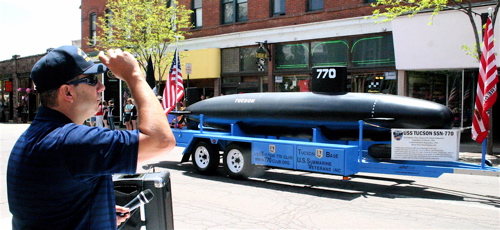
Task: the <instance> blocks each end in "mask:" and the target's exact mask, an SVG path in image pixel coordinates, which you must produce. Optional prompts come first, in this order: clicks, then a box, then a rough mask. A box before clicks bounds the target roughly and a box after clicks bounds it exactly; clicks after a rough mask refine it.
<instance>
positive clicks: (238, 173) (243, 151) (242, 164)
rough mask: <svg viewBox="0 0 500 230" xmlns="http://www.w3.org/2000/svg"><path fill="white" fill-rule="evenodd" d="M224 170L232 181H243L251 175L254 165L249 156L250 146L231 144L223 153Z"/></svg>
mask: <svg viewBox="0 0 500 230" xmlns="http://www.w3.org/2000/svg"><path fill="white" fill-rule="evenodd" d="M223 162H224V170H225V171H226V173H227V175H228V176H229V177H230V178H232V179H238V180H243V179H246V178H248V177H249V176H251V175H252V173H253V170H254V165H252V159H251V156H250V146H248V147H247V145H240V144H236V143H232V144H230V145H228V146H227V147H226V150H225V151H224V160H223Z"/></svg>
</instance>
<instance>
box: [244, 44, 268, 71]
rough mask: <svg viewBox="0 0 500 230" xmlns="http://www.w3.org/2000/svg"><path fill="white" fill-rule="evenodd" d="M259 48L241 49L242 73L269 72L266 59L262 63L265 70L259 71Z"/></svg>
mask: <svg viewBox="0 0 500 230" xmlns="http://www.w3.org/2000/svg"><path fill="white" fill-rule="evenodd" d="M258 50H259V47H249V48H240V71H242V72H256V71H267V62H266V58H264V61H263V63H262V66H263V68H264V69H263V70H259V66H258V64H259V63H258V59H257V55H256V54H257V52H258Z"/></svg>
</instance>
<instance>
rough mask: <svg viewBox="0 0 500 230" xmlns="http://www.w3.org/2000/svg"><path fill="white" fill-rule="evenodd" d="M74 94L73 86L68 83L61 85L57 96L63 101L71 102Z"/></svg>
mask: <svg viewBox="0 0 500 230" xmlns="http://www.w3.org/2000/svg"><path fill="white" fill-rule="evenodd" d="M74 95H75V93H74V88H73V87H71V86H70V85H62V86H61V87H60V88H59V96H60V97H61V98H62V99H63V101H67V102H70V103H73V101H74V98H73V96H74Z"/></svg>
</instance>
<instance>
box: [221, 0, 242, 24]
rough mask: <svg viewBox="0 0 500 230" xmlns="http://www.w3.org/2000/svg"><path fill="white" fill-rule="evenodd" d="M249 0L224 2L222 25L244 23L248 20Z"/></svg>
mask: <svg viewBox="0 0 500 230" xmlns="http://www.w3.org/2000/svg"><path fill="white" fill-rule="evenodd" d="M247 2H248V1H247V0H223V1H222V13H223V14H224V15H223V16H222V19H223V21H222V23H224V24H226V23H233V22H244V21H247V20H248V3H247Z"/></svg>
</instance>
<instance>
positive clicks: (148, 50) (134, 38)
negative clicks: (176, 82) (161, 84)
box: [96, 0, 192, 81]
mask: <svg viewBox="0 0 500 230" xmlns="http://www.w3.org/2000/svg"><path fill="white" fill-rule="evenodd" d="M169 2H172V3H173V4H172V5H173V6H169V5H170V4H169ZM106 6H107V8H108V9H109V12H108V13H106V15H105V17H100V18H99V20H98V26H99V27H100V28H101V29H102V34H100V35H98V36H97V38H96V39H97V46H99V47H100V48H102V49H109V48H120V49H122V50H126V51H129V52H131V53H132V54H134V55H135V56H136V57H137V60H138V61H139V63H140V65H141V66H142V67H143V68H145V67H146V66H147V60H148V57H149V56H151V58H152V60H153V63H154V65H155V72H156V73H155V75H158V76H159V80H160V81H161V80H162V78H163V76H165V73H167V71H168V65H169V64H170V62H169V61H167V59H168V57H167V56H168V54H167V48H168V46H169V45H170V44H176V43H177V42H178V41H182V40H184V36H185V35H186V33H187V28H191V27H192V25H191V21H190V15H191V13H192V11H191V10H187V9H186V7H185V6H184V5H179V4H178V3H177V1H168V0H109V1H108V3H107V5H106Z"/></svg>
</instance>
